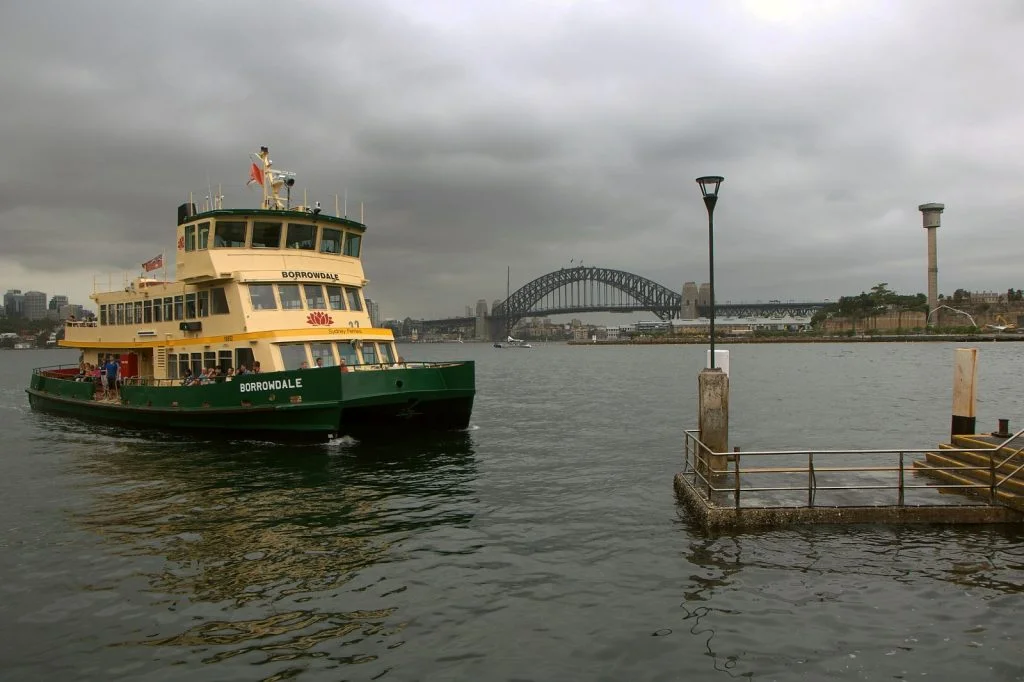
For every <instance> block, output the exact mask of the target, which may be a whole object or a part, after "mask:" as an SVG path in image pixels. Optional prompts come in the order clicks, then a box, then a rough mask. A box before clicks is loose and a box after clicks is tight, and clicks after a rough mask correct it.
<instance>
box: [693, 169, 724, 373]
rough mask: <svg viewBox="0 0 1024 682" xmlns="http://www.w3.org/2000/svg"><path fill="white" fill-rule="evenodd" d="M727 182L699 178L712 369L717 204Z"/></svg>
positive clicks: (713, 366) (717, 179)
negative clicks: (705, 233) (705, 216)
mask: <svg viewBox="0 0 1024 682" xmlns="http://www.w3.org/2000/svg"><path fill="white" fill-rule="evenodd" d="M723 180H725V178H723V177H722V176H721V175H705V176H704V177H700V178H697V184H698V185H700V191H701V194H702V195H704V206H705V207H706V208H707V209H708V279H709V280H710V281H709V284H708V288H709V290H710V291H709V293H710V295H711V312H710V318H711V369H714V368H715V365H716V363H715V204H717V203H718V188H719V187H720V186H721V184H722V181H723Z"/></svg>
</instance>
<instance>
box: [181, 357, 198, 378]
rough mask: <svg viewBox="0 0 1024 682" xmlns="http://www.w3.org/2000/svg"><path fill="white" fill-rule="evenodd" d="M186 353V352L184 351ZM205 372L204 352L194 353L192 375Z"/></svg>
mask: <svg viewBox="0 0 1024 682" xmlns="http://www.w3.org/2000/svg"><path fill="white" fill-rule="evenodd" d="M182 355H184V353H182ZM202 373H203V354H202V353H192V376H194V377H198V376H199V375H200V374H202Z"/></svg>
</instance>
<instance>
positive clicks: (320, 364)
mask: <svg viewBox="0 0 1024 682" xmlns="http://www.w3.org/2000/svg"><path fill="white" fill-rule="evenodd" d="M316 366H317V368H322V367H323V366H324V359H323V358H317V359H316Z"/></svg>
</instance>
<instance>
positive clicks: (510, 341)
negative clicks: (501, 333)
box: [494, 336, 533, 348]
mask: <svg viewBox="0 0 1024 682" xmlns="http://www.w3.org/2000/svg"><path fill="white" fill-rule="evenodd" d="M494 347H495V348H533V346H531V345H530V344H528V343H527V342H526V341H523V340H522V339H514V338H512V337H511V336H509V337H508V338H507V339H506V340H505V341H498V342H497V343H495V344H494Z"/></svg>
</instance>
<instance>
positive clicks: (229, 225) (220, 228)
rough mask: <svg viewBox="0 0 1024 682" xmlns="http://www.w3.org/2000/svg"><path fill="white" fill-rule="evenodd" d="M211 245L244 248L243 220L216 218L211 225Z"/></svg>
mask: <svg viewBox="0 0 1024 682" xmlns="http://www.w3.org/2000/svg"><path fill="white" fill-rule="evenodd" d="M213 245H214V246H216V247H221V248H229V249H238V248H245V222H244V221H241V220H218V221H217V224H216V225H214V227H213Z"/></svg>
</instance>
